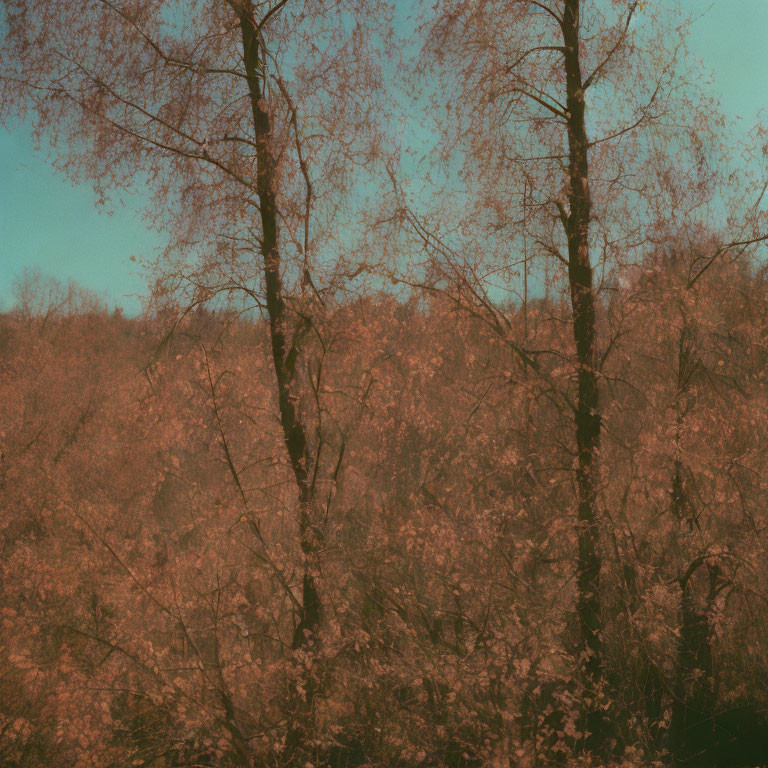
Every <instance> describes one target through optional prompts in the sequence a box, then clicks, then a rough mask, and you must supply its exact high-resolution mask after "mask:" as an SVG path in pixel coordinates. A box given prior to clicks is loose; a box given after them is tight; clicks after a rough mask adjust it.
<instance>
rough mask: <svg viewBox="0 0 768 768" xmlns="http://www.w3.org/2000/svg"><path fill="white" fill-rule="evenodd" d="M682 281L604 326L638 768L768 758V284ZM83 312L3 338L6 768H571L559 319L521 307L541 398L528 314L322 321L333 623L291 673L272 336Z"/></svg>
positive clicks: (372, 301)
mask: <svg viewBox="0 0 768 768" xmlns="http://www.w3.org/2000/svg"><path fill="white" fill-rule="evenodd" d="M690 258H691V257H690V256H686V255H680V254H674V253H672V252H671V251H668V252H666V253H665V254H664V255H660V256H656V257H651V256H649V257H648V258H646V260H645V262H644V264H643V266H642V268H641V269H636V270H632V271H631V272H628V273H627V274H626V275H625V276H624V277H623V278H622V280H621V282H620V286H619V285H617V286H616V287H615V288H614V289H613V290H607V291H605V292H604V294H603V295H604V297H605V298H604V300H603V301H602V302H601V303H600V304H599V307H598V310H599V311H598V315H597V323H598V327H599V329H600V333H601V336H602V338H604V339H606V340H607V341H606V343H605V345H604V346H603V349H602V358H601V362H600V380H601V383H602V387H603V389H604V393H605V394H604V397H603V411H604V421H603V430H604V441H603V445H602V448H601V462H602V465H603V467H604V474H603V476H602V478H601V481H600V485H599V499H600V506H601V509H603V510H605V511H604V514H603V515H602V518H601V528H600V537H601V546H602V551H603V557H604V566H603V574H602V582H601V583H602V589H603V604H604V607H603V611H604V613H603V623H604V634H603V638H602V639H603V646H604V654H605V660H604V663H605V700H606V702H607V705H606V706H607V707H609V709H608V712H609V714H610V720H611V722H612V723H613V726H614V728H613V733H612V737H611V738H612V747H613V749H614V752H615V754H616V759H620V760H621V761H623V762H625V763H627V764H632V765H639V764H649V763H651V762H654V761H657V760H660V759H663V758H664V757H665V756H667V757H671V758H672V759H674V760H676V761H678V762H681V763H691V764H693V763H696V762H697V761H698V762H706V763H707V764H712V763H718V764H733V765H737V764H750V763H751V764H755V763H757V762H759V761H765V760H766V755H768V751H767V748H768V745H767V744H766V735H765V734H766V727H767V722H766V718H765V715H764V714H763V713H764V712H765V708H766V706H768V699H767V698H766V691H768V647H766V641H765V638H766V637H768V611H767V610H766V601H768V576H766V570H765V562H766V555H767V554H768V553H766V545H767V544H768V513H766V508H767V505H766V502H767V501H768V474H767V473H766V466H765V455H766V451H767V450H768V398H766V387H765V365H766V361H767V360H768V283H767V282H766V280H765V277H764V275H763V273H762V271H756V270H751V269H749V268H747V267H746V266H744V265H743V264H742V265H738V264H735V263H731V264H727V263H717V264H715V265H713V266H712V268H711V275H709V279H708V280H706V281H704V280H702V281H700V282H697V283H696V284H695V285H694V286H690V287H689V286H688V275H689V268H690V264H689V260H690ZM68 296H69V298H68V301H65V302H58V303H56V304H55V305H54V304H52V303H51V302H50V301H48V302H47V303H46V300H42V301H39V302H38V303H37V304H35V303H34V301H32V300H31V298H32V297H31V295H30V296H27V298H26V299H25V301H24V302H22V305H21V306H20V307H19V308H18V309H17V310H15V311H14V312H11V313H10V314H7V315H5V316H3V317H2V318H0V397H1V398H2V402H3V403H5V404H6V407H4V408H3V409H2V412H1V413H2V415H1V416H0V418H1V419H2V421H1V422H0V439H1V440H2V454H1V455H0V461H1V464H0V494H2V495H1V497H0V498H1V499H2V501H1V502H0V525H1V526H2V529H1V530H2V560H1V561H0V562H1V565H0V569H1V570H0V584H2V593H3V600H2V608H1V609H0V610H1V612H2V628H1V630H0V764H2V765H7V766H12V765H24V766H51V767H53V768H55V767H57V766H62V767H63V766H73V765H77V766H100V767H102V766H103V767H106V766H114V767H115V768H117V766H124V765H137V766H139V765H145V766H154V767H155V768H159V767H160V766H163V767H166V766H167V767H168V768H170V766H193V765H194V766H230V765H232V766H234V765H246V764H248V763H249V762H251V764H255V765H265V766H272V765H300V766H305V765H314V766H320V765H334V766H346V765H349V766H352V765H372V766H412V765H414V766H415V765H432V766H457V767H458V766H473V765H474V766H481V765H488V766H497V765H498V766H501V765H504V766H506V765H521V766H526V765H551V764H553V763H555V762H565V761H568V760H570V759H571V757H572V755H573V750H574V745H576V744H578V742H579V734H578V733H577V732H576V729H577V725H578V722H579V720H578V717H579V698H580V686H581V685H583V684H584V680H583V679H581V678H580V677H579V675H578V674H577V673H576V672H575V671H576V670H578V663H577V661H578V660H577V659H576V658H575V655H576V654H577V653H579V648H580V640H579V629H578V617H577V612H576V602H575V600H576V584H575V579H574V575H575V568H576V558H575V551H576V545H577V542H576V531H575V529H574V524H573V521H574V510H575V506H576V505H577V503H578V494H577V491H576V488H575V486H574V462H575V461H576V456H575V453H574V443H573V436H572V432H573V429H574V427H573V417H572V415H573V411H572V408H573V407H574V404H573V396H574V392H575V388H576V387H577V386H578V384H577V381H576V378H575V376H574V367H573V364H572V362H571V358H570V352H569V350H570V345H571V343H572V342H571V337H570V333H569V327H568V323H567V319H568V317H569V311H570V310H569V307H568V305H567V303H566V302H563V303H562V304H560V303H557V302H552V301H548V302H545V301H542V300H538V301H531V302H530V303H529V306H528V307H527V312H526V317H525V322H526V323H527V330H526V333H527V336H526V348H527V349H528V350H529V351H530V353H531V354H534V353H535V358H536V360H537V361H538V363H537V366H536V367H535V368H534V367H531V366H530V365H528V364H526V363H525V362H524V361H522V360H521V357H520V355H519V354H518V351H517V349H516V346H515V340H516V339H519V338H521V335H522V334H523V329H522V324H523V316H522V315H523V313H522V311H521V310H519V309H514V308H507V309H506V310H503V309H501V308H497V311H498V312H499V313H501V314H503V316H504V317H505V318H506V321H508V324H509V325H508V336H507V337H505V336H504V335H503V334H500V333H498V332H496V331H494V330H493V329H489V327H488V325H487V323H484V322H482V321H481V320H478V319H477V318H472V317H471V316H470V315H468V314H467V313H466V312H465V311H462V310H461V309H457V308H456V305H455V303H454V302H450V301H448V300H444V299H440V298H435V297H433V298H432V299H429V300H424V299H418V298H412V299H411V300H409V301H396V300H395V299H393V298H391V297H388V296H386V295H383V294H378V295H373V296H370V297H368V298H358V299H356V300H354V301H350V302H348V303H345V304H342V305H336V306H332V305H331V304H327V305H326V307H325V311H324V314H323V315H322V317H319V318H318V319H316V322H317V324H318V327H321V328H322V330H323V332H322V334H321V335H318V337H317V338H318V339H320V338H322V345H321V344H320V341H319V340H316V341H315V342H314V343H315V344H316V345H317V347H318V349H316V350H308V352H307V354H308V355H309V352H311V353H312V355H313V357H312V358H311V359H314V360H319V361H321V363H322V370H323V375H322V377H321V376H320V375H319V374H318V375H317V376H314V375H309V374H306V375H305V376H304V378H303V379H302V382H303V383H302V387H304V388H306V389H307V392H308V393H309V395H311V394H312V389H313V388H314V389H315V390H317V391H316V393H315V394H316V395H319V391H320V390H322V395H323V396H322V399H321V398H320V397H319V396H318V397H317V398H316V402H317V403H322V406H321V408H320V411H319V412H318V413H317V414H314V416H313V419H312V423H315V424H317V428H316V429H315V431H314V433H313V434H312V435H311V442H312V447H313V450H315V449H317V454H318V455H319V456H320V459H319V464H322V462H323V461H326V459H325V458H324V457H325V456H327V457H328V458H327V461H328V462H329V463H330V466H329V467H322V471H323V472H325V475H324V476H325V477H327V478H329V479H328V480H326V481H322V482H320V484H319V486H318V496H319V497H321V498H322V499H324V500H325V501H324V502H323V513H324V515H325V517H326V519H325V520H324V521H323V525H324V531H325V538H324V544H323V548H322V552H321V556H320V563H321V566H320V572H319V574H318V577H317V578H318V586H319V590H320V592H321V594H322V595H323V596H324V599H323V615H322V623H321V625H320V629H319V642H318V643H317V644H315V645H312V646H310V647H307V646H304V647H296V644H295V643H294V642H293V638H294V634H295V631H296V624H297V621H298V616H300V613H298V612H297V611H296V610H294V609H295V604H296V602H297V601H299V600H300V599H301V580H302V553H301V550H300V549H297V547H296V545H295V542H296V541H297V539H298V537H299V532H298V531H297V530H296V526H297V524H298V523H297V518H296V516H295V515H294V514H292V510H293V509H294V508H295V505H296V503H297V500H296V494H297V491H296V485H295V483H294V482H293V480H292V470H291V467H290V464H289V461H288V457H287V456H286V453H285V449H284V443H283V435H282V433H281V426H280V423H279V419H278V415H277V414H278V413H279V410H278V409H277V406H276V403H275V402H274V401H276V397H277V395H276V393H275V389H274V386H273V382H272V377H273V376H274V371H273V369H272V368H271V359H270V350H269V347H268V343H269V341H268V335H267V334H265V333H264V329H263V328H262V327H261V321H260V320H248V319H246V318H244V317H242V316H238V315H236V314H235V313H227V312H224V311H220V312H213V311H207V310H202V309H201V310H197V311H193V312H190V313H187V314H186V316H185V317H184V319H183V320H182V322H181V323H179V324H178V325H177V326H176V328H175V332H174V333H173V335H172V336H171V337H170V338H167V337H166V333H167V331H168V328H169V327H170V321H169V318H168V317H167V316H165V315H162V314H156V315H152V316H150V315H147V316H145V317H142V318H138V319H126V318H124V317H122V316H121V315H119V314H107V313H106V312H105V311H103V310H100V309H99V308H98V305H97V303H96V302H93V301H89V300H88V299H87V297H85V298H83V297H78V295H77V294H76V293H73V292H72V291H70V293H69V295H68ZM43 299H44V297H43ZM310 373H311V371H310ZM311 400H312V398H311V397H309V398H307V402H311ZM321 445H327V446H328V450H327V451H325V452H324V450H323V448H322V447H320V448H319V449H318V446H321ZM340 456H341V460H340V459H339V457H340ZM326 470H327V471H326ZM323 482H324V483H325V485H323ZM308 686H311V690H308ZM297 719H301V721H302V722H303V723H304V726H303V728H304V730H303V731H302V738H301V739H300V740H299V742H298V743H296V742H293V743H292V742H291V733H292V727H293V723H295V722H296V720H297Z"/></svg>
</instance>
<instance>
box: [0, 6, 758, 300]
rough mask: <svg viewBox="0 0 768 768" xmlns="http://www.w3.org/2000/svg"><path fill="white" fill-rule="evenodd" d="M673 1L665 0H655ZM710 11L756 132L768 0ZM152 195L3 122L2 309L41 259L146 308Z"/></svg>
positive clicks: (708, 51) (714, 36)
mask: <svg viewBox="0 0 768 768" xmlns="http://www.w3.org/2000/svg"><path fill="white" fill-rule="evenodd" d="M654 1H655V2H665V0H654ZM682 4H683V6H684V7H685V8H686V9H687V10H690V11H694V12H696V13H701V14H703V16H702V18H701V19H700V20H699V21H698V22H697V24H696V26H695V27H694V29H693V31H692V33H691V36H690V38H689V48H690V51H691V53H692V54H693V56H694V57H695V58H697V59H700V60H702V61H703V63H704V66H705V67H706V68H707V69H709V70H711V71H712V74H713V79H712V84H711V87H712V88H713V89H714V90H715V93H716V94H717V95H718V96H719V98H720V100H721V107H722V109H723V111H724V112H726V113H727V114H728V115H730V116H731V117H733V118H736V119H738V122H736V123H735V130H738V131H739V132H740V133H742V135H743V133H746V131H748V130H749V129H750V128H752V127H753V126H754V124H755V123H756V122H757V120H758V119H759V118H762V120H763V121H764V122H766V123H768V112H765V113H764V114H763V115H760V114H759V113H760V112H761V110H763V109H764V107H766V106H768V46H767V45H766V43H765V40H766V36H767V35H768V0H683V3H682ZM144 200H145V199H144V198H142V197H141V196H139V195H137V196H136V197H134V198H130V197H129V198H124V200H123V202H115V203H114V204H113V206H112V210H111V212H107V211H105V210H104V209H100V208H97V206H96V198H95V195H94V193H93V191H92V190H91V189H90V187H88V186H74V185H73V184H72V183H71V182H70V181H69V180H68V179H66V178H65V177H64V176H62V175H61V174H57V173H55V172H54V171H53V170H52V168H51V166H50V164H49V162H48V159H47V157H46V153H45V150H42V151H35V150H34V142H33V140H32V137H31V135H30V133H29V132H28V131H27V130H24V129H23V128H21V129H17V130H15V131H14V132H12V133H11V134H8V133H7V132H5V131H0V310H4V309H8V308H9V306H10V302H11V286H12V283H13V280H14V279H15V278H16V277H17V276H19V275H20V274H21V272H22V271H23V269H24V268H25V267H39V268H40V269H41V270H42V271H43V272H44V273H45V274H47V275H50V276H52V277H56V278H58V279H60V280H64V281H66V280H67V279H70V278H71V279H73V280H76V281H77V282H78V283H80V284H81V285H83V286H85V287H87V288H91V289H93V290H95V291H97V292H98V293H99V294H101V295H102V296H104V297H105V298H106V299H107V300H108V301H109V303H110V304H111V305H115V304H119V305H121V306H123V307H124V308H125V309H126V310H127V311H128V312H131V313H133V312H136V311H138V309H139V307H140V303H139V300H138V299H137V298H136V297H135V296H132V294H141V293H142V292H143V291H144V283H143V281H142V279H141V276H140V275H139V273H138V270H137V267H136V263H135V262H132V261H131V260H130V257H131V256H136V257H141V256H143V255H150V254H152V253H154V252H155V251H156V249H157V248H159V247H160V246H161V245H162V242H163V241H162V237H161V235H159V234H158V233H154V232H150V231H148V230H147V229H146V227H145V225H144V223H143V221H142V219H141V209H142V205H143V203H144Z"/></svg>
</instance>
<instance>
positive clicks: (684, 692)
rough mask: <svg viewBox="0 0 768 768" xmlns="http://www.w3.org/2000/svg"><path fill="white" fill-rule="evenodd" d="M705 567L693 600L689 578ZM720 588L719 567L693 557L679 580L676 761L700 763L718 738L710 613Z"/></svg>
mask: <svg viewBox="0 0 768 768" xmlns="http://www.w3.org/2000/svg"><path fill="white" fill-rule="evenodd" d="M704 565H706V567H707V570H708V574H709V584H708V591H707V594H706V597H705V598H704V599H701V598H698V599H697V597H696V594H695V589H694V587H693V584H692V580H693V576H694V575H695V574H696V572H697V571H698V570H699V568H701V567H702V566H704ZM720 586H721V582H720V570H719V568H718V567H717V566H716V565H709V564H708V563H706V561H705V560H704V559H703V558H697V559H696V560H694V561H693V562H692V563H691V565H690V566H689V567H688V569H687V570H686V572H685V574H683V576H682V577H681V578H680V644H679V646H678V657H677V670H676V680H675V701H674V705H673V707H672V723H671V728H670V732H671V737H672V747H673V750H674V753H675V757H676V758H677V760H678V761H679V762H681V763H686V762H699V761H700V760H701V759H702V758H704V757H705V756H707V755H708V754H709V753H710V752H712V750H713V748H714V746H715V740H716V737H717V734H716V719H715V689H714V665H713V662H712V643H711V634H712V628H711V624H710V613H711V611H712V608H713V605H714V602H715V598H716V597H717V593H718V591H719V587H720Z"/></svg>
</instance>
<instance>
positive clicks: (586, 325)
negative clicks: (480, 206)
mask: <svg viewBox="0 0 768 768" xmlns="http://www.w3.org/2000/svg"><path fill="white" fill-rule="evenodd" d="M579 16H580V0H565V4H564V9H563V17H562V31H563V43H564V50H563V56H564V62H565V76H566V92H567V97H566V107H567V113H566V118H567V124H568V174H569V190H568V204H569V211H568V212H567V214H566V213H565V212H564V215H563V219H564V222H563V223H564V226H565V229H566V234H567V238H568V281H569V286H570V292H571V305H572V312H573V337H574V341H575V343H576V358H577V362H578V399H577V406H576V414H575V426H576V445H577V450H578V468H577V475H576V477H577V486H578V496H579V498H578V525H577V536H578V547H579V556H578V600H577V612H578V618H579V626H580V645H581V647H580V649H579V650H580V652H581V659H582V660H581V670H582V673H583V676H584V680H585V682H586V685H587V697H586V698H587V700H586V701H585V708H584V717H583V723H582V726H583V729H585V730H586V731H588V732H589V734H590V735H589V736H588V738H587V739H586V742H585V743H586V746H587V747H588V748H590V749H599V748H601V747H602V745H603V742H604V740H605V735H606V734H605V722H604V718H603V716H602V714H601V713H602V710H601V709H600V708H599V707H598V706H597V698H598V696H599V692H600V689H601V687H602V679H603V660H602V640H601V632H602V615H601V600H600V568H601V554H600V530H599V521H598V513H597V479H598V461H599V452H600V403H599V388H598V382H597V371H596V350H595V303H596V302H595V293H594V288H593V285H592V264H591V261H590V254H589V226H590V220H591V198H590V189H589V142H588V140H587V131H586V127H585V122H584V113H585V102H584V83H583V80H582V73H581V62H580V51H579V43H580V41H579V33H580V18H579Z"/></svg>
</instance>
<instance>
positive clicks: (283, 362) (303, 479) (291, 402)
mask: <svg viewBox="0 0 768 768" xmlns="http://www.w3.org/2000/svg"><path fill="white" fill-rule="evenodd" d="M238 15H239V21H240V30H241V33H242V40H243V62H244V64H245V72H246V76H247V79H248V89H249V94H250V101H251V110H252V114H253V127H254V141H255V144H256V164H257V176H256V193H257V196H258V198H259V210H260V213H261V229H262V242H261V256H262V261H263V270H264V289H265V293H266V303H267V314H268V315H269V335H270V342H271V346H272V360H273V363H274V369H275V375H276V378H277V394H278V405H279V409H280V423H281V425H282V428H283V437H284V438H285V445H286V448H287V450H288V457H289V459H290V463H291V468H292V470H293V474H294V477H295V480H296V486H297V489H298V493H299V534H300V537H301V550H302V555H303V560H304V563H303V578H302V612H301V616H300V617H299V623H298V625H297V627H296V631H295V633H294V637H293V646H294V648H298V647H299V646H301V645H303V644H304V642H305V641H306V640H307V639H308V638H309V637H310V636H311V635H313V634H314V633H315V632H316V630H317V627H318V625H319V623H320V613H321V602H320V595H319V593H318V590H317V583H316V574H317V557H318V548H319V545H320V542H319V535H318V533H317V530H316V527H315V520H314V514H313V512H314V493H313V487H312V482H311V464H312V457H311V454H310V451H309V443H308V440H307V429H306V427H305V425H304V423H303V422H302V419H301V416H300V414H299V411H298V407H297V404H298V402H299V397H298V394H297V391H296V389H297V387H296V357H297V352H298V350H297V348H296V344H297V343H298V342H297V341H296V340H295V339H296V337H295V336H294V341H293V342H291V343H290V344H289V343H288V341H287V335H286V334H287V331H288V318H287V314H286V306H285V300H284V298H283V282H282V276H281V260H280V249H279V243H278V233H279V227H278V221H277V217H278V210H277V200H276V183H277V181H276V168H275V158H274V155H273V146H272V142H273V136H272V126H271V122H270V115H269V112H268V111H267V108H266V104H265V102H264V89H263V82H264V66H265V59H266V57H265V56H263V52H262V51H261V50H260V31H259V28H258V22H257V20H256V17H255V15H254V10H253V4H252V2H251V0H243V2H242V3H241V5H239V6H238Z"/></svg>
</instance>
